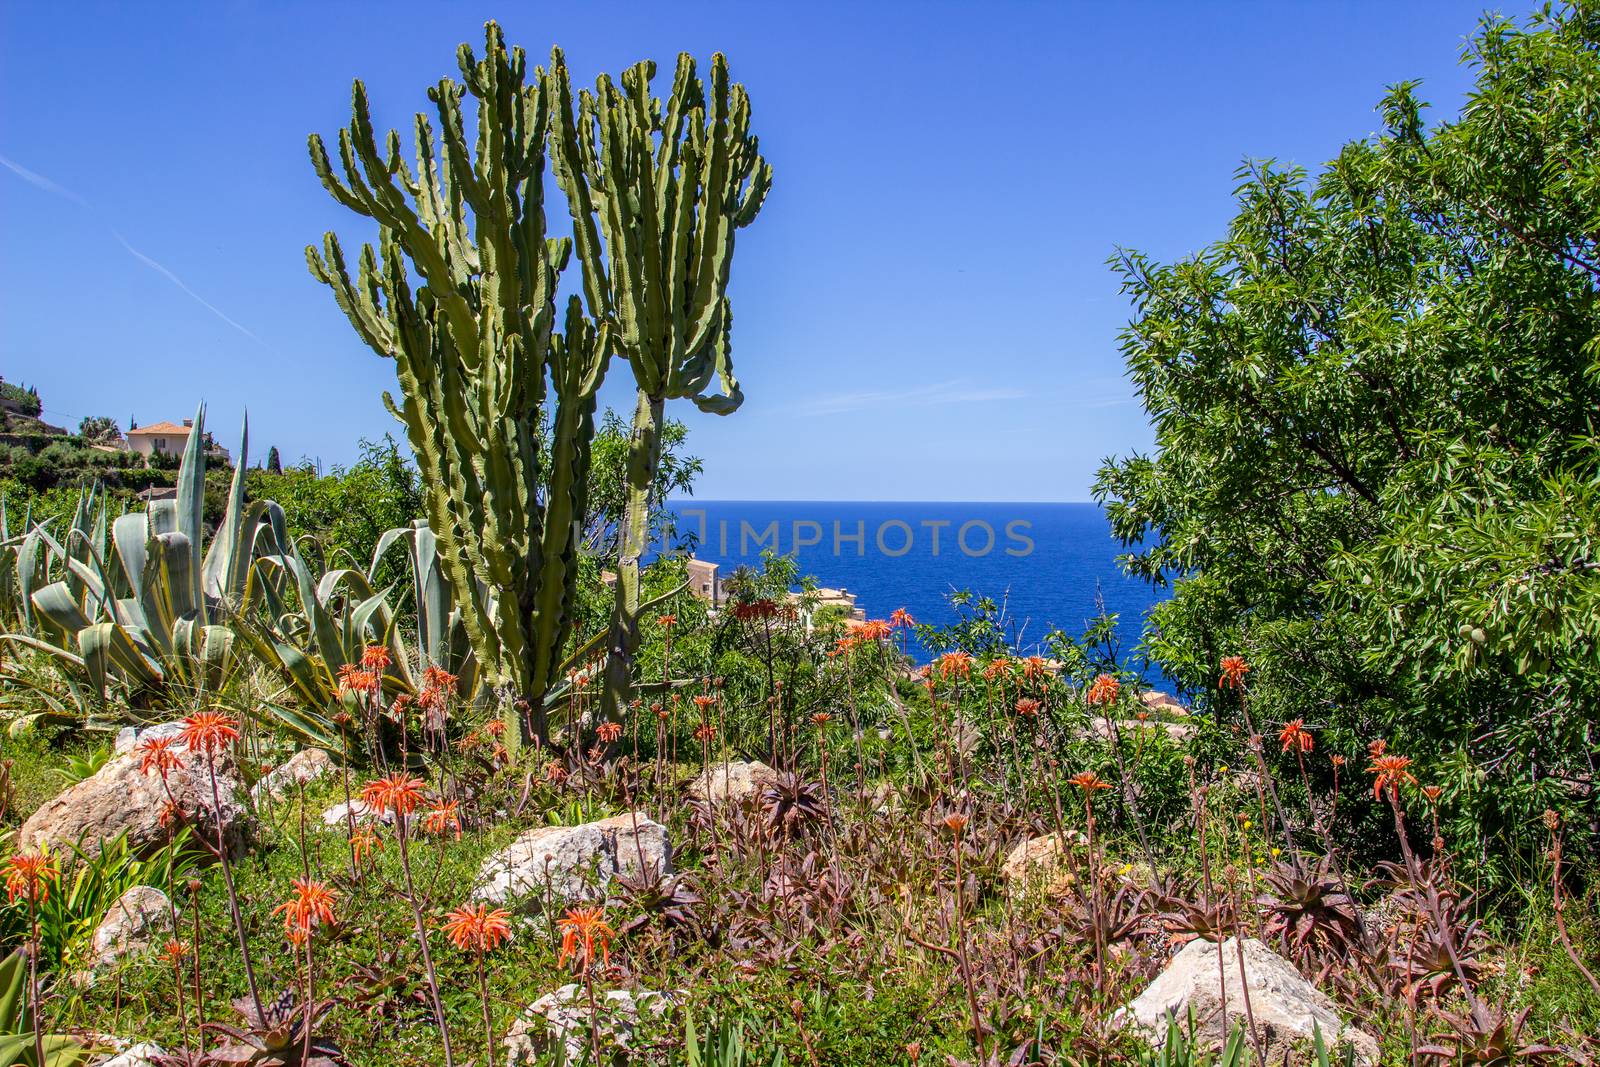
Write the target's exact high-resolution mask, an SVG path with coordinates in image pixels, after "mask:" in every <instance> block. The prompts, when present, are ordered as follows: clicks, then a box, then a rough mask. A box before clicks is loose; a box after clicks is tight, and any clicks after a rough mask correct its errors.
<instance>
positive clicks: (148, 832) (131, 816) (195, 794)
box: [16, 723, 250, 858]
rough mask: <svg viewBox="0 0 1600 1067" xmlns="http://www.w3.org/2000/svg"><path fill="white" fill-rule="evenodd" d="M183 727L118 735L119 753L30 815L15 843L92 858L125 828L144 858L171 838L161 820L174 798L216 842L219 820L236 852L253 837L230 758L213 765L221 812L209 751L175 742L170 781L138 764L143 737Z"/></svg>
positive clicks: (172, 732) (170, 725)
mask: <svg viewBox="0 0 1600 1067" xmlns="http://www.w3.org/2000/svg"><path fill="white" fill-rule="evenodd" d="M181 729H182V725H181V724H179V723H167V724H165V725H162V726H155V727H151V728H150V729H148V730H144V731H140V732H138V733H137V734H136V735H130V736H131V737H132V740H131V741H129V743H128V745H127V746H126V747H123V739H122V738H121V737H120V736H119V738H118V746H119V748H120V749H121V751H120V752H119V754H117V755H114V756H112V757H111V759H109V760H107V761H106V764H105V766H103V767H101V768H100V769H99V770H98V771H96V772H95V773H94V774H92V775H90V776H89V777H88V778H85V779H84V780H83V781H81V782H77V783H75V784H73V785H70V786H68V787H67V788H66V789H64V790H63V791H62V792H61V793H60V794H59V795H57V796H56V797H55V798H54V799H52V800H48V801H46V802H45V803H44V804H42V805H41V806H40V807H39V809H38V810H37V811H35V812H34V813H33V814H32V815H31V816H29V818H28V821H27V822H25V823H23V824H22V828H21V829H20V830H18V831H17V836H16V844H17V848H18V849H19V850H24V851H40V850H43V849H49V850H50V851H52V852H55V853H58V854H60V853H65V852H67V851H68V850H69V846H74V845H75V846H77V847H78V848H80V849H82V850H83V851H84V853H85V854H86V855H87V856H89V857H90V858H93V857H94V856H96V855H98V854H99V852H100V849H101V846H102V845H103V844H104V843H105V842H107V841H111V840H114V839H115V838H116V837H118V836H119V835H121V834H127V839H128V845H129V847H130V848H131V849H132V850H133V851H134V852H135V853H137V854H139V855H146V856H147V855H150V854H151V853H153V852H155V851H156V850H157V849H159V848H160V847H162V846H163V845H165V844H167V842H168V841H170V840H171V839H172V827H171V825H170V824H167V823H164V822H163V820H162V813H163V812H164V811H165V809H166V807H167V804H168V801H169V799H171V800H175V801H176V802H177V804H178V807H179V808H180V809H181V810H182V812H183V815H184V817H185V819H187V820H189V821H190V822H192V823H197V824H198V827H197V829H196V832H197V833H200V834H204V835H205V838H206V839H207V840H208V841H211V842H212V843H213V844H215V842H216V834H217V827H218V823H219V822H220V824H221V828H222V835H223V840H224V842H225V843H226V844H227V846H228V848H229V849H230V851H231V852H233V853H235V854H237V853H238V852H239V851H241V850H242V848H243V846H244V843H245V841H246V840H247V839H248V837H249V833H250V810H249V807H248V806H247V804H246V802H245V799H244V795H243V794H244V788H243V786H242V784H241V783H240V780H239V775H238V771H237V769H236V768H235V767H234V764H233V761H232V760H231V759H230V758H229V757H227V756H225V755H223V756H218V757H217V759H216V763H215V767H216V773H217V795H218V797H219V798H220V800H221V810H220V812H219V811H217V810H216V805H215V804H214V802H213V800H212V793H211V771H210V769H209V768H208V766H207V761H206V759H205V757H204V756H201V755H199V754H196V753H192V752H189V751H188V750H187V749H185V748H184V747H183V746H182V745H176V744H175V745H173V746H172V748H171V750H170V751H171V752H172V754H173V755H175V756H177V757H178V766H177V767H175V768H173V769H172V770H171V771H169V772H168V776H167V780H166V782H165V784H163V782H162V779H161V776H160V775H159V774H157V773H156V772H155V771H154V770H152V771H151V772H150V773H148V774H146V773H145V772H144V771H142V770H140V769H139V763H140V755H139V753H138V751H136V746H137V744H138V742H139V741H143V740H144V739H145V738H148V737H172V736H176V734H177V733H178V732H179V731H180V730H181ZM124 733H125V734H126V733H128V731H124ZM169 794H170V796H169Z"/></svg>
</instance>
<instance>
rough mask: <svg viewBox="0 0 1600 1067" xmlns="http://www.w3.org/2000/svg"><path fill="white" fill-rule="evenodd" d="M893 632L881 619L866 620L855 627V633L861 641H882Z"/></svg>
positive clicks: (892, 628) (891, 627)
mask: <svg viewBox="0 0 1600 1067" xmlns="http://www.w3.org/2000/svg"><path fill="white" fill-rule="evenodd" d="M893 632H894V627H893V626H890V625H889V624H888V623H887V622H884V621H883V620H882V619H868V620H867V621H866V622H864V623H862V624H861V625H860V626H858V627H856V633H858V634H860V635H861V640H863V641H882V640H883V639H884V638H886V637H888V636H889V635H890V634H891V633H893Z"/></svg>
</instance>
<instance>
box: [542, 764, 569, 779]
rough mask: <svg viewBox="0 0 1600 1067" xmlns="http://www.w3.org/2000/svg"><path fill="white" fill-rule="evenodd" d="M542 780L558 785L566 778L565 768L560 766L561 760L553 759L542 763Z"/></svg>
mask: <svg viewBox="0 0 1600 1067" xmlns="http://www.w3.org/2000/svg"><path fill="white" fill-rule="evenodd" d="M544 780H545V781H547V782H549V783H551V784H552V785H560V784H561V783H562V782H564V781H566V780H567V769H566V768H565V767H563V766H561V761H560V760H556V759H553V760H551V761H550V762H549V763H546V764H545V765H544Z"/></svg>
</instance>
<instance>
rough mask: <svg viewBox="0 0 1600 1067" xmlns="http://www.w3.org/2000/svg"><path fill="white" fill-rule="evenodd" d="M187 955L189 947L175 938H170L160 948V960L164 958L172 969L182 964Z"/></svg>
mask: <svg viewBox="0 0 1600 1067" xmlns="http://www.w3.org/2000/svg"><path fill="white" fill-rule="evenodd" d="M188 954H189V946H188V945H186V944H184V943H183V942H182V941H179V940H178V939H177V938H172V939H171V940H169V941H168V942H167V943H166V944H165V945H162V946H161V955H162V958H164V959H165V960H166V961H167V962H168V963H170V964H172V965H173V966H174V967H176V966H178V965H179V964H181V963H182V962H183V958H184V957H185V956H187V955H188Z"/></svg>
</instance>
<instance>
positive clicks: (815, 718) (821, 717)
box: [811, 711, 833, 726]
mask: <svg viewBox="0 0 1600 1067" xmlns="http://www.w3.org/2000/svg"><path fill="white" fill-rule="evenodd" d="M831 718H833V716H832V715H829V714H828V713H827V712H825V711H819V712H817V713H816V714H814V715H812V716H811V721H812V722H814V723H816V724H817V725H818V726H826V725H828V720H829V719H831Z"/></svg>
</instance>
